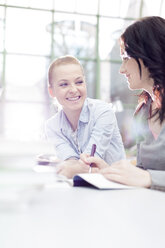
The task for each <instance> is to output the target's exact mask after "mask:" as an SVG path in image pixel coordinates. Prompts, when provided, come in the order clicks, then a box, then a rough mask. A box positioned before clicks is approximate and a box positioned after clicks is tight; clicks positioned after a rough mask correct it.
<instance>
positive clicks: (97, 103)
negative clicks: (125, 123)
mask: <svg viewBox="0 0 165 248" xmlns="http://www.w3.org/2000/svg"><path fill="white" fill-rule="evenodd" d="M87 104H88V108H89V109H91V110H93V111H94V110H96V111H99V112H100V111H107V110H109V111H112V112H113V108H112V104H111V103H108V102H105V101H103V100H100V99H92V98H87Z"/></svg>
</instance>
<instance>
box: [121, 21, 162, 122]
mask: <svg viewBox="0 0 165 248" xmlns="http://www.w3.org/2000/svg"><path fill="white" fill-rule="evenodd" d="M121 40H123V42H124V46H125V51H126V52H127V54H128V55H129V56H130V57H132V58H134V59H135V60H136V61H137V63H138V66H139V71H140V75H141V73H142V72H141V66H140V62H139V59H141V60H142V61H143V63H144V65H145V67H147V69H148V71H149V74H150V77H151V78H152V79H153V80H154V89H158V90H159V93H160V98H161V108H160V109H159V110H158V111H157V112H158V113H159V119H160V122H161V123H162V122H163V120H164V119H165V19H163V18H161V17H159V16H149V17H144V18H141V19H139V20H137V21H136V22H135V23H133V24H132V25H130V26H129V27H127V28H126V30H125V32H124V33H123V34H122V35H121ZM154 89H153V90H154Z"/></svg>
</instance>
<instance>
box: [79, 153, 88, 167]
mask: <svg viewBox="0 0 165 248" xmlns="http://www.w3.org/2000/svg"><path fill="white" fill-rule="evenodd" d="M89 156H90V155H89V154H86V153H81V154H80V159H81V160H82V161H83V162H84V163H86V164H89V163H88V161H87V158H88V157H89Z"/></svg>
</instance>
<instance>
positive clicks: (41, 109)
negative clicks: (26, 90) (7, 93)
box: [0, 102, 47, 141]
mask: <svg viewBox="0 0 165 248" xmlns="http://www.w3.org/2000/svg"><path fill="white" fill-rule="evenodd" d="M0 106H1V105H0ZM2 107H3V108H0V114H2V115H1V117H2V122H1V125H0V135H1V136H2V137H3V138H6V139H9V140H12V139H13V140H25V141H30V140H39V139H41V138H42V136H43V130H44V123H45V120H46V119H47V117H46V116H45V115H44V113H46V105H45V104H42V103H33V102H32V103H28V102H5V104H4V105H3V106H2Z"/></svg>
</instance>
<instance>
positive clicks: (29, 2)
mask: <svg viewBox="0 0 165 248" xmlns="http://www.w3.org/2000/svg"><path fill="white" fill-rule="evenodd" d="M52 1H53V0H46V1H45V0H23V1H22V0H6V2H7V4H9V5H14V6H22V7H33V8H39V9H51V8H52V5H53V3H52Z"/></svg>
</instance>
